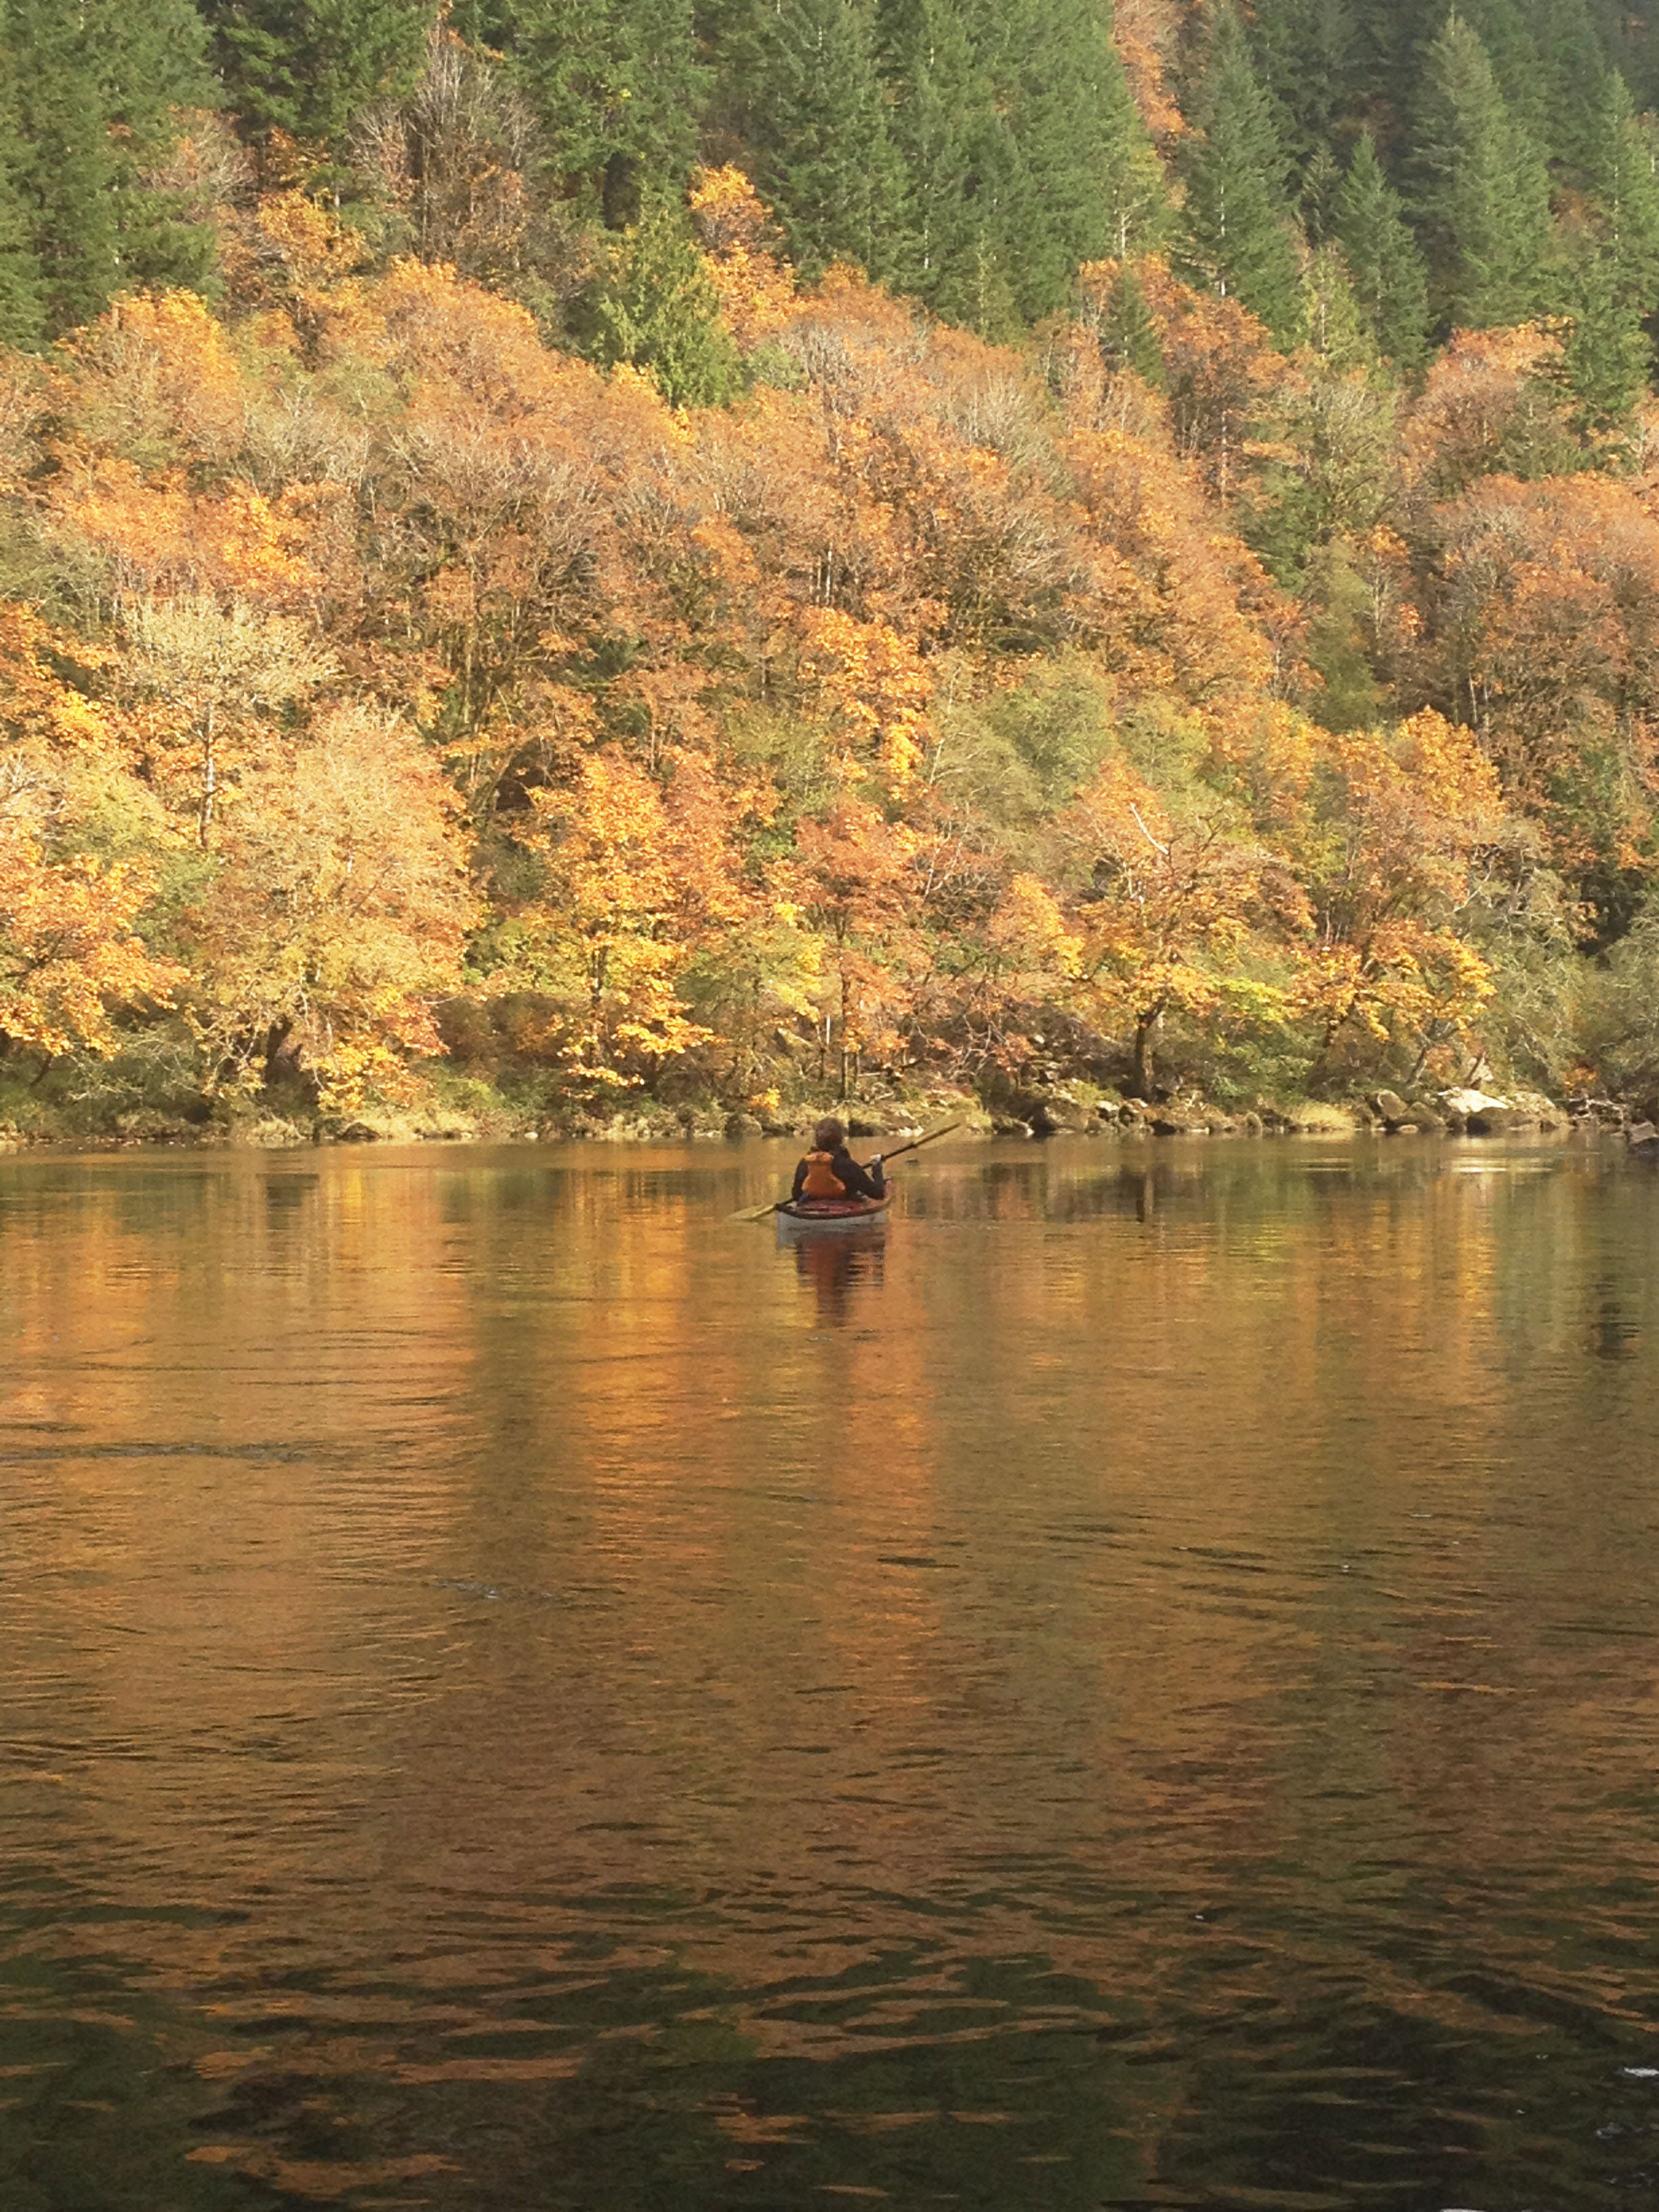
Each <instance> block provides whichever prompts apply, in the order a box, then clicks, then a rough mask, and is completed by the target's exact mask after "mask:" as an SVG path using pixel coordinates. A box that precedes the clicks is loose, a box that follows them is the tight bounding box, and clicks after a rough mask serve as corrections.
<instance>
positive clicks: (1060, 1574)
mask: <svg viewBox="0 0 1659 2212" xmlns="http://www.w3.org/2000/svg"><path fill="white" fill-rule="evenodd" d="M785 1172H787V1167H786V1166H785V1164H784V1148H782V1147H776V1146H752V1147H736V1146H733V1147H722V1148H719V1149H711V1150H710V1151H708V1152H702V1151H701V1150H699V1151H694V1150H693V1149H692V1148H690V1147H686V1148H683V1149H681V1150H678V1151H676V1152H669V1151H666V1150H665V1151H662V1152H649V1153H646V1152H641V1153H637V1154H629V1155H627V1156H623V1155H620V1154H617V1153H612V1152H609V1151H608V1150H607V1151H606V1152H604V1153H599V1152H583V1151H580V1150H579V1149H577V1148H570V1149H568V1150H565V1149H561V1150H557V1151H555V1150H552V1149H550V1150H548V1151H547V1152H539V1153H538V1152H529V1151H527V1150H526V1151H503V1152H499V1153H496V1152H477V1153H471V1154H462V1153H459V1152H445V1153H441V1154H437V1153H430V1152H428V1153H425V1154H421V1153H416V1152H407V1153H404V1152H394V1153H388V1154H386V1155H384V1156H380V1157H372V1158H363V1157H362V1156H357V1157H351V1156H346V1155H333V1154H330V1155H325V1156H321V1157H319V1156H316V1155H313V1154H307V1155H305V1156H304V1157H303V1158H291V1159H290V1158H276V1159H260V1158H224V1157H213V1156H206V1155H202V1156H196V1157H195V1158H179V1159H167V1160H155V1159H149V1158H137V1159H135V1158H109V1159H101V1160H91V1159H89V1160H82V1161H72V1160H64V1159H52V1160H46V1161H34V1160H28V1159H23V1160H15V1161H14V1160H6V1161H0V1338H3V1341H4V1344H5V1346H6V1358H5V1360H4V1363H3V1365H0V1502H3V1510H4V1538H5V1542H4V1547H3V1550H0V1618H3V1620H4V1622H5V1628H6V1641H5V1653H6V1667H5V1670H4V1674H3V1677H0V1746H3V1751H4V1757H5V1759H6V1765H7V1783H8V1788H7V1791H6V1793H5V1796H4V1797H3V1799H0V2100H3V2104H4V2118H3V2124H0V2203H3V2205H4V2207H5V2212H164V2208H169V2207H175V2206H176V2207H179V2208H181V2212H243V2208H254V2207H261V2206H282V2207H295V2208H297V2207H300V2206H302V2205H311V2206H314V2205H318V2204H335V2205H344V2206H349V2207H350V2208H352V2212H372V2208H374V2209H375V2212H378V2208H381V2207H386V2206H392V2205H396V2206H398V2207H400V2208H402V2207H425V2208H432V2212H524V2208H527V2207H535V2208H538V2212H567V2208H568V2212H592V2209H593V2208H599V2207H603V2208H605V2212H611V2208H616V2209H617V2212H635V2208H639V2212H646V2208H652V2212H654V2208H657V2207H667V2206H672V2207H673V2208H675V2212H726V2209H727V2208H744V2207H750V2206H752V2207H757V2208H761V2207H765V2208H777V2209H778V2212H781V2208H785V2207H787V2208H789V2212H799V2208H800V2207H802V2206H805V2205H809V2204H813V2203H818V2202H820V2201H823V2202H826V2203H828V2202H832V2201H834V2200H835V2199H836V2198H837V2197H850V2198H856V2199H859V2200H861V2201H870V2202H886V2203H892V2204H896V2205H901V2206H904V2207H907V2208H908V2207H910V2206H915V2205H926V2204H931V2203H955V2204H958V2205H965V2206H969V2207H974V2208H983V2212H1073V2208H1075V2212H1085V2208H1095V2207H1097V2206H1102V2205H1115V2206H1119V2207H1128V2206H1148V2207H1150V2206H1154V2205H1156V2206H1164V2207H1168V2206H1176V2205H1202V2206H1207V2207H1213V2208H1227V2212H1231V2208H1237V2207H1243V2206H1256V2207H1273V2208H1278V2207H1283V2208H1285V2212H1298V2208H1309V2209H1310V2212H1311V2208H1330V2212H1337V2208H1342V2212H1346V2209H1347V2208H1350V2207H1367V2206H1375V2207H1378V2208H1385V2209H1386V2212H1425V2208H1427V2212H1439V2208H1445V2207H1450V2206H1454V2205H1458V2206H1470V2207H1479V2208H1480V2212H1592V2208H1594V2212H1605V2208H1606V2207H1607V2206H1608V2205H1614V2204H1629V2205H1631V2206H1632V2207H1633V2206H1638V2205H1642V2204H1649V2203H1659V2072H1656V2070H1655V2063H1654V2061H1653V2057H1652V2051H1651V2039H1652V2031H1653V2027H1654V2024H1655V2021H1656V2018H1659V1959H1656V1954H1655V1947H1654V1942H1653V1936H1652V1923H1651V1899H1652V1895H1653V1891H1654V1886H1655V1883H1656V1881H1659V1840H1656V1838H1659V1781H1656V1778H1655V1774H1654V1768H1653V1760H1652V1744H1653V1739H1654V1732H1655V1728H1656V1725H1659V1576H1656V1572H1655V1568H1656V1564H1659V1559H1656V1553H1659V1493H1656V1491H1655V1487H1654V1481H1653V1469H1654V1464H1655V1448H1656V1444H1659V1411H1656V1409H1659V1351H1656V1345H1659V1335H1656V1328H1655V1324H1656V1303H1659V1187H1656V1185H1655V1183H1654V1182H1653V1180H1652V1178H1651V1177H1648V1176H1642V1175H1638V1174H1635V1173H1632V1172H1630V1171H1628V1170H1626V1167H1625V1164H1624V1163H1623V1162H1622V1161H1621V1160H1620V1158H1617V1157H1616V1156H1615V1155H1613V1154H1612V1153H1611V1152H1608V1153H1606V1154H1598V1153H1595V1152H1591V1151H1589V1150H1585V1151H1579V1150H1578V1149H1577V1148H1568V1147H1565V1146H1561V1147H1557V1148H1554V1149H1553V1150H1549V1149H1544V1148H1540V1149H1538V1150H1536V1151H1528V1150H1527V1149H1525V1148H1522V1147H1516V1146H1510V1147H1503V1146H1489V1147H1486V1148H1480V1147H1477V1146H1462V1147H1459V1146H1449V1145H1422V1146H1406V1145H1400V1146H1381V1145H1371V1146H1294V1145H1284V1146H1249V1147H1246V1146H1242V1145H1241V1146H1205V1145H1193V1146H1169V1147H1167V1148H1166V1147H1163V1146H1157V1147H1154V1146H1150V1145H1149V1146H1145V1147H1142V1148H1139V1150H1137V1151H1135V1152H1133V1153H1131V1152H1129V1151H1128V1150H1127V1148H1126V1149H1125V1150H1124V1151H1122V1152H1118V1151H1115V1150H1107V1149H1105V1148H1104V1147H1100V1148H1096V1147H1093V1146H1083V1145H1077V1146H1070V1147H1067V1146H1062V1145H1056V1146H1051V1147H1048V1148H1045V1149H1042V1150H1039V1149H1037V1148H1036V1147H1035V1146H1026V1147H1024V1148H1014V1147H1012V1146H1011V1147H1001V1146H996V1147H983V1148H979V1149H972V1148H967V1147H963V1148H961V1149H959V1150H957V1151H952V1150H951V1149H950V1148H946V1147H942V1148H940V1151H939V1152H937V1153H934V1154H930V1155H928V1156H927V1158H926V1159H925V1160H922V1161H919V1162H917V1163H915V1164H912V1167H911V1169H910V1170H909V1171H908V1173H907V1174H906V1175H905V1176H904V1179H903V1182H902V1198H901V1200H900V1208H899V1212H898V1215H897V1218H895V1219H894V1220H893V1221H892V1223H891V1224H890V1226H889V1227H888V1228H886V1230H885V1231H884V1232H882V1233H878V1234H871V1233H869V1232H863V1233H860V1234H859V1235H857V1236H853V1237H822V1238H816V1239H815V1238H807V1239H804V1240H800V1241H799V1242H797V1243H793V1246H792V1247H791V1248H790V1249H787V1250H784V1249H780V1247H779V1245H778V1243H777V1241H776V1239H775V1234H774V1232H773V1231H772V1229H771V1228H770V1226H769V1225H767V1226H759V1225H753V1226H748V1227H744V1226H743V1225H732V1223H730V1222H729V1220H728V1219H727V1217H728V1216H729V1215H730V1213H731V1212H732V1210H733V1209H734V1208H737V1207H739V1206H755V1205H758V1204H760V1203H761V1202H763V1200H765V1199H766V1198H768V1197H769V1196H771V1195H775V1192H776V1189H777V1188H778V1187H779V1183H780V1181H781V1176H782V1174H783V1173H785ZM866 1329H867V1330H868V1331H869V1332H870V1335H871V1337H872V1339H873V1338H874V1337H876V1336H877V1335H878V1336H879V1350H878V1352H877V1351H876V1350H875V1348H874V1347H873V1346H872V1344H870V1343H867V1342H866V1337H865V1334H864V1332H865V1331H866Z"/></svg>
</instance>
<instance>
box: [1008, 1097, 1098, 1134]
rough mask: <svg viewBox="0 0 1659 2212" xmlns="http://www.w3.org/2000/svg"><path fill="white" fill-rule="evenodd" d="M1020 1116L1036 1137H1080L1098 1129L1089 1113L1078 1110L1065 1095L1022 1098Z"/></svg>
mask: <svg viewBox="0 0 1659 2212" xmlns="http://www.w3.org/2000/svg"><path fill="white" fill-rule="evenodd" d="M1019 1112H1020V1115H1021V1118H1022V1119H1023V1120H1024V1122H1025V1124H1026V1126H1027V1127H1028V1128H1029V1129H1030V1132H1031V1134H1032V1135H1033V1136H1034V1137H1058V1136H1060V1135H1062V1134H1066V1135H1074V1136H1080V1135H1082V1134H1083V1133H1085V1131H1086V1130H1088V1129H1090V1128H1091V1127H1094V1125H1095V1117H1094V1115H1092V1114H1091V1112H1090V1110H1089V1109H1088V1108H1087V1107H1086V1106H1079V1103H1078V1102H1077V1100H1076V1099H1075V1098H1068V1097H1066V1094H1065V1093H1064V1091H1045V1092H1043V1093H1042V1096H1041V1097H1036V1098H1023V1099H1021V1100H1020V1102H1019Z"/></svg>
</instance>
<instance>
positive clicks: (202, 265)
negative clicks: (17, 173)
mask: <svg viewBox="0 0 1659 2212" xmlns="http://www.w3.org/2000/svg"><path fill="white" fill-rule="evenodd" d="M82 20H83V21H85V23H86V25H87V27H88V45H89V46H90V48H91V51H92V53H93V55H94V58H95V62H96V66H97V76H98V83H99V98H100V106H101V110H102V112H103V115H104V118H105V125H106V130H107V131H108V134H109V140H110V181H111V185H112V190H113V192H114V196H115V205H114V222H115V244H116V261H117V283H116V288H115V289H117V290H118V291H136V290H140V289H145V288H148V287H152V286H166V285H169V284H178V285H200V284H202V283H204V282H205V281H206V279H207V277H208V276H209V273H210V270H211V268H212V264H213V256H214V251H215V246H214V240H213V237H212V234H211V233H210V231H209V229H208V228H207V227H206V226H205V225H204V224H203V223H201V222H195V221H191V220H190V219H189V214H188V211H187V210H185V209H184V208H183V207H181V206H180V205H179V203H178V202H177V201H176V199H175V198H174V197H173V195H172V194H170V193H168V192H167V191H165V190H163V189H161V188H160V187H158V186H156V185H154V184H152V183H151V182H150V181H149V172H150V171H151V170H152V169H153V168H154V167H155V165H156V164H157V163H158V162H159V161H160V160H161V158H162V157H163V156H164V155H166V154H167V153H168V152H169V151H170V150H171V149H172V147H173V142H174V139H175V137H176V135H177V131H178V122H179V112H180V111H181V110H185V109H189V108H203V107H210V106H214V105H215V104H216V99H217V89H216V86H215V85H214V83H213V81H212V78H211V76H210V74H209V70H208V62H207V50H208V40H207V34H206V32H205V29H204V26H203V23H202V20H201V17H200V16H199V15H197V12H196V9H195V7H194V5H193V4H192V0H144V5H143V7H134V6H132V5H131V4H130V0H85V4H84V12H83V16H82Z"/></svg>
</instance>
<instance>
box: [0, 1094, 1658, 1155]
mask: <svg viewBox="0 0 1659 2212" xmlns="http://www.w3.org/2000/svg"><path fill="white" fill-rule="evenodd" d="M455 1088H456V1086H446V1085H433V1086H431V1088H430V1089H429V1090H428V1091H426V1092H425V1093H424V1095H422V1096H421V1097H417V1098H416V1099H414V1100H412V1101H409V1102H405V1103H384V1102H382V1103H374V1104H369V1105H365V1106H363V1107H362V1109H360V1110H357V1111H355V1112H351V1113H332V1114H325V1113H319V1112H317V1111H314V1110H312V1109H307V1108H305V1107H302V1106H292V1107H289V1109H287V1110H283V1111H272V1110H269V1109H262V1108H261V1107H260V1106H259V1105H258V1104H252V1105H250V1104H248V1103H245V1102H240V1101H237V1102H220V1103H218V1104H216V1105H213V1106H204V1105H203V1104H202V1103H200V1102H195V1101H192V1102H191V1103H190V1104H189V1106H188V1107H187V1108H186V1109H185V1110H182V1111H169V1110H167V1109H164V1108H156V1107H143V1108H141V1109H125V1110H115V1111H106V1112H101V1113H100V1112H99V1111H97V1110H96V1107H95V1103H94V1102H92V1101H89V1100H88V1099H86V1098H84V1097H82V1098H79V1099H76V1098H65V1099H53V1098H52V1097H33V1098H31V1099H29V1100H27V1101H25V1102H23V1103H22V1104H21V1110H20V1109H19V1102H17V1101H16V1100H15V1099H11V1100H7V1101H5V1102H4V1103H5V1105H6V1106H7V1107H9V1108H10V1109H11V1110H10V1112H9V1114H8V1113H5V1112H0V1151H6V1152H17V1151H22V1150H31V1149H34V1148H37V1147H46V1148H70V1147H75V1148H83V1147H85V1146H96V1147H99V1148H106V1147H110V1148H118V1149H122V1150H126V1149H130V1148H132V1149H136V1148H145V1147H155V1148H162V1149H174V1150H176V1149H181V1148H188V1149H192V1150H197V1149H236V1150H255V1151H260V1150H263V1151H286V1150H289V1149H292V1148H295V1147H298V1146H309V1145H371V1144H455V1145H465V1144H503V1143H535V1142H547V1143H568V1142H571V1141H586V1142H592V1143H597V1144H658V1145H660V1144H673V1143H682V1142H683V1143H687V1144H706V1143H720V1142H730V1141H735V1140H740V1139H749V1138H756V1137H773V1138H787V1139H790V1140H792V1141H801V1140H804V1139H806V1138H807V1137H808V1136H810V1134H811V1128H812V1125H813V1123H814V1121H816V1120H817V1117H818V1116H819V1115H821V1114H824V1113H835V1114H838V1115H840V1116H841V1117H842V1119H843V1120H844V1121H846V1123H847V1125H848V1131H849V1133H850V1135H851V1136H852V1138H853V1139H854V1142H855V1143H861V1144H871V1143H876V1142H878V1141H879V1140H880V1139H884V1138H888V1137H900V1136H913V1135H915V1134H917V1133H920V1132H921V1131H922V1130H923V1129H927V1128H932V1127H937V1126H938V1125H939V1123H940V1122H942V1121H951V1122H955V1123H956V1124H957V1127H958V1129H959V1131H960V1133H961V1134H962V1135H963V1137H966V1138H975V1137H981V1138H993V1137H1001V1138H1011V1137H1012V1138H1030V1139H1034V1140H1039V1141H1041V1140H1048V1139H1054V1138H1061V1137H1065V1138H1072V1139H1079V1138H1080V1139H1095V1140H1104V1141H1115V1142H1119V1143H1124V1142H1128V1143H1134V1142H1139V1141H1144V1140H1148V1139H1179V1138H1182V1137H1237V1138H1245V1139H1248V1138H1271V1137H1276V1136H1304V1137H1305V1136H1314V1137H1334V1138H1340V1137H1353V1136H1360V1135H1366V1134H1370V1135H1376V1136H1378V1137H1401V1136H1421V1137H1434V1136H1478V1137H1494V1136H1511V1135H1513V1136H1527V1135H1534V1134H1537V1133H1552V1132H1560V1133H1565V1132H1567V1131H1570V1130H1571V1129H1573V1128H1589V1129H1595V1130H1605V1131H1610V1132H1614V1133H1617V1132H1620V1131H1622V1130H1624V1129H1626V1127H1630V1126H1632V1124H1633V1123H1635V1122H1638V1121H1640V1120H1641V1118H1642V1116H1643V1112H1644V1109H1643V1108H1642V1107H1641V1106H1640V1105H1638V1104H1634V1103H1626V1102H1623V1101H1619V1100H1608V1099H1588V1098H1574V1099H1569V1100H1567V1101H1565V1102H1563V1101H1558V1100H1553V1099H1551V1098H1548V1097H1546V1096H1545V1095H1544V1094H1543V1093H1542V1092H1541V1091H1493V1092H1485V1091H1474V1090H1468V1089H1464V1090H1457V1091H1410V1092H1404V1093H1402V1092H1396V1091H1371V1092H1369V1093H1366V1094H1365V1095H1364V1096H1358V1097H1348V1098H1338V1099H1328V1098H1320V1099H1310V1098H1291V1099H1260V1100H1257V1101H1255V1102H1254V1103H1251V1104H1249V1105H1248V1106H1243V1107H1240V1106H1238V1105H1237V1104H1229V1105H1227V1106H1221V1105H1218V1104H1217V1103H1215V1102H1214V1101H1212V1100H1206V1099H1204V1098H1200V1097H1192V1096H1176V1097H1170V1098H1166V1099H1162V1100H1153V1101H1150V1102H1149V1101H1145V1100H1141V1099H1138V1098H1129V1097H1123V1096H1122V1095H1121V1094H1120V1093H1117V1092H1113V1091H1097V1090H1095V1089H1093V1088H1092V1087H1091V1086H1080V1085H1079V1086H1073V1085H1067V1086H1058V1087H1055V1088H1053V1089H1047V1090H1033V1091H1009V1092H1005V1093H1004V1094H1003V1095H1001V1096H1000V1097H997V1098H996V1099H995V1100H994V1102H987V1100H986V1099H985V1098H983V1097H980V1096H978V1095H976V1094H975V1093H974V1092H972V1091H966V1090H962V1089H958V1088H954V1087H951V1086H939V1085H935V1086H929V1087H927V1088H922V1089H918V1090H915V1091H888V1092H884V1093H879V1094H875V1095H869V1096H866V1097H858V1098H853V1099H843V1100H823V1101H817V1102H814V1101H810V1100H809V1101H805V1102H802V1103H796V1104H794V1105H792V1106H790V1107H787V1108H785V1107H782V1106H781V1105H779V1104H777V1103H775V1102H773V1101H766V1102H761V1103H755V1104H753V1105H752V1106H744V1107H738V1108H732V1107H731V1106H729V1105H726V1104H725V1103H721V1102H720V1101H716V1100H703V1101H699V1102H692V1103H684V1102H682V1103H677V1104H665V1103H661V1102H659V1101H657V1100H654V1099H651V1098H648V1097H631V1098H628V1099H626V1100H622V1101H618V1102H617V1103H616V1104H615V1106H614V1107H613V1108H612V1109H611V1110H610V1111H609V1112H605V1111H601V1110H599V1109H594V1108H592V1107H569V1106H566V1107H564V1108H562V1109H559V1110H556V1111H554V1112H551V1113H550V1112H548V1111H546V1110H545V1109H544V1108H542V1109H539V1110H538V1107H537V1106H535V1105H532V1104H527V1103H515V1102H514V1101H513V1100H512V1099H511V1098H510V1097H503V1096H502V1095H501V1094H500V1093H498V1092H495V1091H489V1092H488V1094H487V1095H484V1096H479V1095H478V1094H480V1093H481V1092H483V1091H484V1088H485V1087H484V1086H483V1085H476V1084H474V1085H466V1086H465V1087H464V1088H465V1091H467V1092H470V1093H471V1094H472V1095H471V1096H468V1097H457V1096H456V1095H454V1094H455ZM89 1109H90V1110H89Z"/></svg>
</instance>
